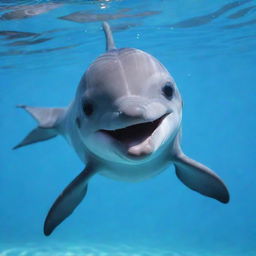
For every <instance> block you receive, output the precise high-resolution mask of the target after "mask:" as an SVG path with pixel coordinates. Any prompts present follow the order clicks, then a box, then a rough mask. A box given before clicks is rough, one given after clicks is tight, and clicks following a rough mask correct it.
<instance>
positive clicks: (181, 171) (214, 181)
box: [174, 153, 229, 203]
mask: <svg viewBox="0 0 256 256" xmlns="http://www.w3.org/2000/svg"><path fill="white" fill-rule="evenodd" d="M174 165H175V170H176V174H177V176H178V178H179V179H180V180H181V181H182V182H183V183H184V184H185V185H186V186H188V187H189V188H191V189H193V190H195V191H197V192H199V193H201V194H203V195H205V196H209V197H212V198H214V199H216V200H218V201H220V202H222V203H228V201H229V193H228V190H227V188H226V186H225V184H224V183H223V181H222V180H221V179H220V178H219V177H218V176H217V175H216V174H215V173H214V172H213V171H212V170H210V169H209V168H208V167H206V166H204V165H202V164H200V163H198V162H196V161H194V160H192V159H190V158H188V157H187V156H186V155H184V154H183V153H181V154H179V155H178V156H177V158H176V159H175V161H174Z"/></svg>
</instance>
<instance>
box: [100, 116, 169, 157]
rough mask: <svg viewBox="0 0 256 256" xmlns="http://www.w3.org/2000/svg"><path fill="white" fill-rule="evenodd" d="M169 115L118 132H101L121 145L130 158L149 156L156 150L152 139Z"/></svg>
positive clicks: (117, 130)
mask: <svg viewBox="0 0 256 256" xmlns="http://www.w3.org/2000/svg"><path fill="white" fill-rule="evenodd" d="M167 115H168V114H164V115H162V116H161V117H159V118H157V119H156V120H154V121H150V122H143V123H138V124H134V125H131V126H127V127H124V128H121V129H116V130H103V129H102V130H99V132H101V133H103V134H105V135H106V136H108V137H110V138H111V139H113V140H115V141H116V142H118V143H119V144H121V145H122V147H123V148H124V151H125V152H126V153H127V154H128V155H129V156H133V157H141V156H145V155H149V154H151V153H152V152H153V150H154V149H153V145H152V143H151V140H150V138H151V136H152V135H153V133H154V131H155V130H156V129H157V128H158V127H159V126H160V124H161V123H162V121H163V120H164V118H165V117H166V116H167Z"/></svg>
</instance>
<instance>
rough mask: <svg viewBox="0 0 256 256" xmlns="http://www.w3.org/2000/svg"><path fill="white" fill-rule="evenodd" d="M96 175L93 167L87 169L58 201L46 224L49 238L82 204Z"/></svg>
mask: <svg viewBox="0 0 256 256" xmlns="http://www.w3.org/2000/svg"><path fill="white" fill-rule="evenodd" d="M94 174H95V170H94V169H93V168H92V167H90V166H89V167H86V168H85V169H84V170H83V171H82V172H81V173H80V174H79V175H78V176H77V177H76V178H75V179H74V180H73V181H72V182H71V183H70V184H69V185H68V186H67V187H66V188H65V189H64V191H63V192H62V193H61V195H60V196H59V197H58V198H57V199H56V201H55V202H54V204H53V206H52V207H51V209H50V211H49V212H48V215H47V217H46V220H45V222H44V234H45V235H46V236H49V235H50V234H51V233H52V231H53V230H54V229H55V228H56V227H57V226H58V225H59V224H60V223H61V222H62V221H63V220H65V219H66V218H67V217H68V216H69V215H71V214H72V212H73V211H74V209H75V208H76V207H77V206H78V205H79V204H80V202H81V201H82V200H83V198H84V196H85V195H86V192H87V183H88V180H89V179H90V177H91V176H92V175H94Z"/></svg>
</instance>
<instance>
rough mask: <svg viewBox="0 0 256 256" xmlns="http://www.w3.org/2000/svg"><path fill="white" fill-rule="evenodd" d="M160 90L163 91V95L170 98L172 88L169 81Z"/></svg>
mask: <svg viewBox="0 0 256 256" xmlns="http://www.w3.org/2000/svg"><path fill="white" fill-rule="evenodd" d="M162 91H163V93H164V95H165V96H166V97H167V98H168V99H171V98H172V96H173V92H174V89H173V85H172V83H171V82H167V83H166V84H165V85H164V87H163V88H162Z"/></svg>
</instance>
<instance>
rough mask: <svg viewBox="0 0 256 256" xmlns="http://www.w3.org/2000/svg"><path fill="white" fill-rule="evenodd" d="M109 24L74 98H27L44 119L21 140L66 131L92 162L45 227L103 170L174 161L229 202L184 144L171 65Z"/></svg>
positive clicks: (201, 187)
mask: <svg viewBox="0 0 256 256" xmlns="http://www.w3.org/2000/svg"><path fill="white" fill-rule="evenodd" d="M103 29H104V32H105V35H106V41H107V47H106V48H107V52H106V53H105V54H103V55H101V56H99V57H98V58H97V59H96V60H95V61H94V62H93V63H92V64H91V65H90V66H89V68H88V70H87V71H86V72H85V74H84V75H83V77H82V79H81V81H80V84H79V86H78V89H77V92H76V95H75V98H74V100H73V102H72V103H71V104H70V106H68V107H67V108H37V107H29V106H19V107H22V108H24V109H25V110H27V111H28V112H29V113H30V114H31V115H32V117H34V118H35V119H36V120H37V121H38V123H39V125H38V127H37V128H35V129H34V130H33V131H31V132H30V133H29V134H28V135H27V136H26V137H25V139H24V140H23V141H22V142H21V143H20V144H18V145H17V146H16V147H15V148H19V147H22V146H25V145H28V144H31V143H35V142H38V141H42V140H47V139H50V138H53V137H55V136H57V135H59V134H61V135H63V136H64V137H65V138H66V140H67V141H68V142H69V143H70V144H71V146H72V147H73V148H74V149H75V151H76V153H77V154H78V156H79V157H80V159H81V160H82V161H83V162H84V163H85V165H86V167H85V168H84V170H83V171H82V172H81V173H80V174H79V175H78V176H77V177H76V178H75V179H74V180H73V181H72V182H71V183H70V184H69V185H68V186H67V187H66V188H65V189H64V191H63V192H62V193H61V195H60V196H59V197H58V198H57V200H56V201H55V202H54V204H53V206H52V207H51V209H50V211H49V213H48V215H47V218H46V220H45V224H44V233H45V235H50V234H51V233H52V231H53V230H54V229H55V228H56V227H57V226H58V225H59V224H60V223H61V222H62V221H63V220H64V219H65V218H67V217H68V216H69V215H70V214H71V213H72V212H73V210H74V209H75V208H76V207H77V206H78V204H79V203H80V202H81V201H82V199H83V198H84V196H85V195H86V191H87V184H88V180H89V179H90V178H91V177H92V176H93V175H95V174H96V173H99V174H101V175H104V176H106V177H109V178H112V179H116V180H123V181H131V182H136V181H140V180H144V179H147V178H150V177H153V176H155V175H157V174H159V173H161V172H162V171H163V170H165V169H166V168H167V167H169V166H170V165H171V164H174V166H175V171H176V174H177V177H178V178H179V179H180V180H181V181H182V182H183V183H184V184H185V185H186V186H187V187H189V188H191V189H192V190H195V191H197V192H199V193H201V194H203V195H205V196H208V197H212V198H214V199H216V200H218V201H220V202H222V203H227V202H228V201H229V193H228V190H227V188H226V186H225V185H224V183H223V182H222V181H221V179H220V178H219V177H218V176H217V175H216V174H215V173H214V172H213V171H212V170H210V169H209V168H207V167H206V166H204V165H202V164H200V163H198V162H196V161H194V160H192V159H190V158H188V157H187V156H186V155H185V154H184V153H183V152H182V150H181V147H180V137H181V119H182V100H181V96H180V93H179V91H178V88H177V86H176V84H175V81H174V79H173V78H172V77H171V75H170V74H169V72H168V71H167V70H166V68H165V67H164V66H163V65H162V64H161V63H160V62H159V61H158V60H157V59H155V58H154V57H152V56H151V55H149V54H148V53H146V52H143V51H141V50H138V49H133V48H123V49H116V48H115V45H114V42H113V38H112V33H111V30H110V27H109V25H108V24H107V23H105V22H104V23H103Z"/></svg>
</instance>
